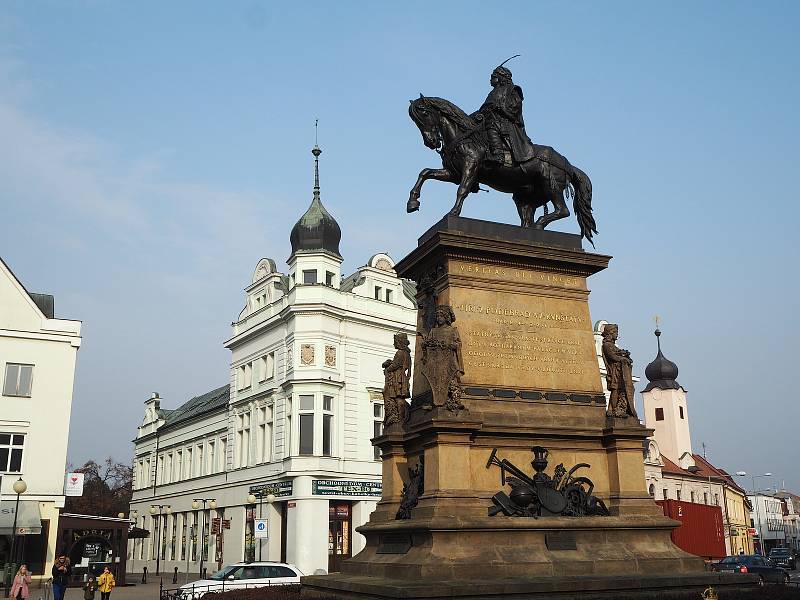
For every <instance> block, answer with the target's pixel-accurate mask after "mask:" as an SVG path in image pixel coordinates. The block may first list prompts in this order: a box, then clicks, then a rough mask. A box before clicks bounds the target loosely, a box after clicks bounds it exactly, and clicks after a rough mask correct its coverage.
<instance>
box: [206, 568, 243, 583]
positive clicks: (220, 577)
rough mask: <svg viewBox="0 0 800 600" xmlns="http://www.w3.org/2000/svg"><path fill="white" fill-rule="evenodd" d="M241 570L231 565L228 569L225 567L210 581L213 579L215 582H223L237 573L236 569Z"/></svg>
mask: <svg viewBox="0 0 800 600" xmlns="http://www.w3.org/2000/svg"><path fill="white" fill-rule="evenodd" d="M240 568H241V567H240V566H237V565H231V566H228V567H224V568H222V569H220V570H219V571H217V572H216V573H214V574H213V575H212V576H211V577H209V579H213V580H215V581H221V580H223V579H227V578H228V575H233V573H234V571H236V569H240Z"/></svg>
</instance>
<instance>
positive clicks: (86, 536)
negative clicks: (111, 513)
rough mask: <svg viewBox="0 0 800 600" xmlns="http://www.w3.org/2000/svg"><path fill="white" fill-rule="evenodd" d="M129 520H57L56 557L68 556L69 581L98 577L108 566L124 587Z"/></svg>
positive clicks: (80, 517)
mask: <svg viewBox="0 0 800 600" xmlns="http://www.w3.org/2000/svg"><path fill="white" fill-rule="evenodd" d="M129 528H130V521H128V520H127V519H114V518H110V517H92V516H88V515H74V514H66V513H65V514H62V515H61V518H60V519H59V521H58V554H64V555H66V556H68V557H69V559H70V563H71V564H72V581H73V583H76V584H81V583H82V582H83V581H84V579H85V577H88V576H95V577H97V576H98V575H99V574H100V573H102V572H103V569H104V568H105V567H108V568H109V569H110V570H111V572H112V573H114V577H115V578H116V580H117V585H124V584H125V565H126V558H127V548H128V530H129Z"/></svg>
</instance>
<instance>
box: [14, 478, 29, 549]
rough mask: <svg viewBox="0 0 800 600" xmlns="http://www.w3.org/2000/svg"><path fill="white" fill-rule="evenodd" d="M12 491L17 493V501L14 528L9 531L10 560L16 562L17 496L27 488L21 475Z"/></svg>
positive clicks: (17, 502) (17, 503)
mask: <svg viewBox="0 0 800 600" xmlns="http://www.w3.org/2000/svg"><path fill="white" fill-rule="evenodd" d="M12 489H13V490H14V493H15V494H16V495H17V501H16V503H15V504H14V529H13V530H12V531H11V562H12V564H16V561H17V515H19V497H20V496H21V495H22V494H24V493H25V490H27V489H28V484H27V483H25V482H24V481H23V480H22V477H20V478H19V479H17V480H16V481H15V482H14V485H13V486H12Z"/></svg>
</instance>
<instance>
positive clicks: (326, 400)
mask: <svg viewBox="0 0 800 600" xmlns="http://www.w3.org/2000/svg"><path fill="white" fill-rule="evenodd" d="M322 410H326V411H328V412H332V411H333V396H323V397H322Z"/></svg>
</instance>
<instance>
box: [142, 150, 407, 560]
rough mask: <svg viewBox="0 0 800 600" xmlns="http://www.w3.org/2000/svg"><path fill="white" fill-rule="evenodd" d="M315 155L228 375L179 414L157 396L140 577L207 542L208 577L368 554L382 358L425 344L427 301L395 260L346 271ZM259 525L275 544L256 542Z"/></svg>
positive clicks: (377, 474) (246, 317)
mask: <svg viewBox="0 0 800 600" xmlns="http://www.w3.org/2000/svg"><path fill="white" fill-rule="evenodd" d="M314 155H315V169H317V175H316V180H315V186H314V194H313V200H312V202H311V206H310V207H309V209H308V210H307V211H306V213H305V214H304V215H303V216H302V217H301V218H300V220H299V221H298V222H297V224H296V225H295V226H294V228H293V229H292V232H291V235H290V241H291V246H292V252H291V256H290V257H289V259H288V271H287V272H286V273H285V274H284V273H281V272H279V271H278V269H277V266H276V263H275V261H273V260H271V259H268V258H264V259H261V260H260V261H259V262H258V264H257V265H256V268H255V271H254V273H253V277H252V278H251V280H250V281H249V282H248V283H247V286H246V287H245V307H244V309H243V310H242V311H241V313H240V314H239V316H238V317H237V318H236V320H235V321H234V322H233V336H232V337H231V338H230V339H229V340H227V341H226V342H225V346H226V347H227V348H229V349H230V350H231V370H230V381H229V383H228V384H226V385H224V386H222V387H220V388H218V389H216V390H212V391H211V392H208V393H206V394H204V395H202V396H198V397H196V398H193V399H191V400H190V401H188V402H186V403H185V404H183V405H182V406H180V407H179V408H177V409H175V410H171V411H170V410H165V409H164V408H162V407H161V399H160V398H158V397H157V395H154V397H153V398H151V399H150V400H148V401H147V402H146V403H145V419H144V421H143V423H142V425H141V426H140V427H139V433H138V436H137V439H136V441H135V446H136V448H135V459H134V481H135V484H134V485H135V489H134V495H133V500H132V502H131V510H132V511H136V519H137V524H138V525H139V526H140V527H143V528H145V529H148V530H150V531H151V535H150V538H149V539H144V540H137V541H131V542H129V546H130V551H131V553H132V555H131V559H129V560H128V565H129V566H128V569H129V571H141V569H142V567H143V566H147V567H148V570H149V571H151V572H153V571H154V570H155V569H156V568H157V565H156V562H157V561H156V559H157V558H158V562H159V563H160V564H159V565H158V566H160V568H161V570H162V571H172V570H173V568H174V567H178V569H179V570H180V571H181V572H186V571H187V570H188V571H189V572H194V573H196V572H198V571H199V569H200V564H199V563H200V552H198V543H197V539H198V537H199V539H200V540H205V544H206V547H207V548H208V551H207V554H206V559H205V561H206V562H205V563H204V567H205V566H207V567H208V571H209V573H210V572H213V571H215V570H216V569H217V568H218V567H219V566H220V565H222V564H225V563H231V562H234V561H240V560H243V559H263V560H268V559H269V560H283V561H286V562H290V563H294V564H295V565H297V566H298V567H299V568H300V570H301V571H303V572H304V573H307V574H311V573H314V572H315V571H317V570H319V569H322V570H325V571H331V570H338V565H339V562H340V561H341V559H343V558H346V557H348V556H351V555H352V554H355V553H357V552H358V551H359V550H360V549H361V548H362V547H363V544H364V539H363V537H362V536H361V535H360V534H358V533H356V531H355V528H356V527H358V526H359V525H361V524H363V523H365V522H366V521H367V520H368V517H369V514H370V513H371V512H372V510H374V508H375V505H376V503H377V500H378V499H379V498H380V495H381V464H380V457H379V456H378V454H377V453H376V451H375V449H374V448H373V447H372V445H371V442H370V440H371V438H372V437H374V436H375V435H376V434H378V433H380V430H381V427H382V420H383V404H382V401H383V399H382V395H381V389H382V387H383V373H382V369H381V364H382V363H383V361H384V360H386V359H387V358H391V357H392V356H393V355H394V351H395V350H394V347H393V345H392V344H393V335H394V334H395V333H397V332H405V333H407V334H408V335H409V337H411V338H412V339H413V336H414V335H415V331H416V303H415V300H414V288H413V285H411V284H409V282H407V281H403V280H401V279H399V278H398V277H397V274H396V273H395V271H394V262H393V260H392V259H391V257H389V256H388V255H386V254H376V255H374V256H373V257H372V258H370V259H369V261H368V262H367V264H366V265H364V266H363V267H361V268H359V269H358V270H357V271H356V272H355V273H353V274H352V275H350V276H348V277H344V278H342V275H341V265H342V257H341V255H340V253H339V241H340V237H341V232H340V229H339V225H338V224H337V223H336V221H335V220H334V219H333V217H332V216H331V215H330V214H329V213H328V211H327V210H326V209H325V207H324V206H323V205H322V202H321V200H320V194H319V178H318V166H317V165H318V156H319V149H318V148H316V147H315V149H314ZM251 494H252V495H255V496H257V498H258V499H257V501H256V503H252V502H251V500H252V498H250V499H248V496H250V495H251ZM194 499H199V500H202V499H206V500H207V502H206V507H205V508H206V510H205V511H203V510H202V507H201V510H196V509H193V508H192V501H193V500H194ZM211 499H214V504H215V507H212V506H211V502H210V500H211ZM270 500H271V501H272V502H269V501H270ZM201 504H202V503H201ZM153 506H155V507H159V506H160V507H161V508H160V509H159V508H155V511H156V512H158V511H159V510H160V511H161V512H162V514H161V515H160V516H159V515H158V514H156V515H155V517H154V516H152V515H151V513H150V509H151V507H153ZM167 511H169V514H167ZM216 518H220V519H222V520H221V522H220V523H221V525H222V528H221V530H218V528H217V527H216V526H215V523H216V522H215V521H213V519H216ZM260 518H265V519H266V520H267V524H266V525H265V530H266V533H267V534H268V539H262V538H256V535H257V533H256V532H257V524H258V521H257V519H260ZM210 523H211V526H209V524H210ZM159 527H160V528H161V533H159ZM200 528H203V529H204V532H203V533H201V534H200V535H199V536H198V531H199V529H200ZM217 531H220V533H215V532H217ZM159 541H160V546H161V549H160V550H158V548H157V547H158V545H159Z"/></svg>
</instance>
